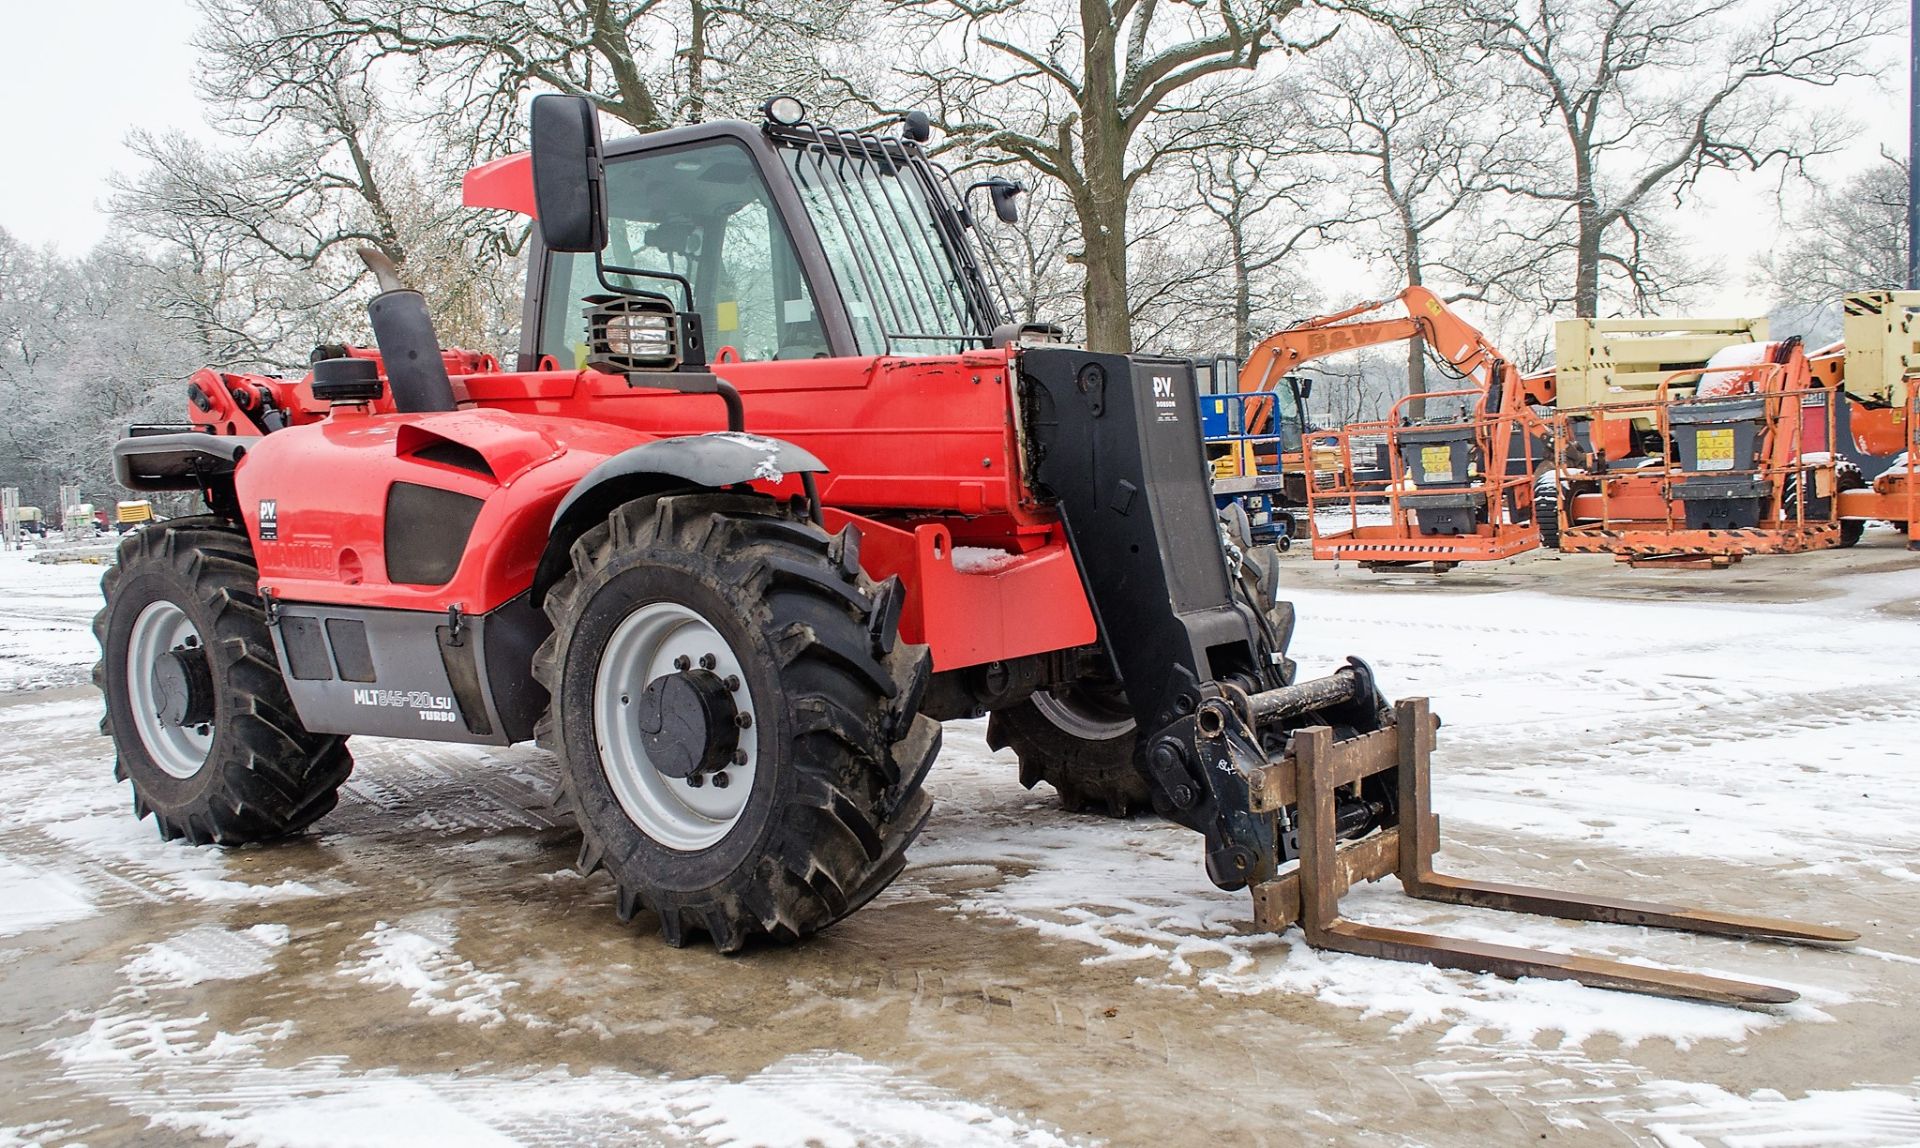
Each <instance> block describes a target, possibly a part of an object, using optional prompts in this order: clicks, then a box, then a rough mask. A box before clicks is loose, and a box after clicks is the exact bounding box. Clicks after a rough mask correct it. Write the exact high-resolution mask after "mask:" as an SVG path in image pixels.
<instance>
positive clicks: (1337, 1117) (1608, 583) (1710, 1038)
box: [0, 530, 1920, 1146]
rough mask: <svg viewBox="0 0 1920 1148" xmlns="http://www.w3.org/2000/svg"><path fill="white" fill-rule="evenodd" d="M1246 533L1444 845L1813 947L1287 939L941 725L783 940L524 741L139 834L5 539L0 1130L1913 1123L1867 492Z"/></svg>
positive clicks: (81, 653) (1563, 1129) (1628, 1140)
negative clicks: (1611, 558)
mask: <svg viewBox="0 0 1920 1148" xmlns="http://www.w3.org/2000/svg"><path fill="white" fill-rule="evenodd" d="M1286 570H1287V571H1288V574H1289V577H1290V579H1291V581H1292V585H1294V586H1295V587H1297V594H1296V597H1297V598H1298V600H1299V603H1300V611H1301V619H1302V620H1301V626H1300V631H1299V637H1298V640H1297V645H1296V654H1297V655H1298V656H1299V657H1300V658H1301V660H1302V662H1303V666H1305V667H1306V668H1308V669H1309V670H1310V671H1311V670H1313V669H1314V668H1315V667H1324V666H1326V665H1329V664H1331V663H1333V662H1334V661H1336V660H1337V659H1338V658H1339V657H1340V656H1343V655H1345V654H1347V653H1357V654H1361V655H1363V656H1367V657H1369V658H1370V659H1371V660H1372V661H1373V662H1374V664H1375V666H1376V668H1377V669H1378V670H1379V671H1380V673H1381V676H1382V677H1383V679H1385V681H1386V682H1387V683H1389V685H1390V688H1392V689H1393V690H1394V691H1395V692H1398V693H1409V694H1411V693H1424V694H1427V695H1429V696H1431V697H1433V699H1434V704H1435V708H1436V709H1437V710H1438V711H1439V712H1441V713H1442V714H1443V715H1445V717H1446V719H1447V726H1446V728H1445V730H1444V731H1443V733H1442V735H1441V739H1440V746H1439V756H1438V758H1437V760H1436V767H1435V768H1436V775H1437V776H1436V789H1437V797H1436V805H1437V809H1438V812H1439V814H1440V816H1441V818H1442V821H1443V825H1444V826H1445V830H1446V833H1447V838H1448V844H1447V848H1446V849H1445V851H1444V852H1443V853H1442V855H1441V858H1440V860H1441V863H1442V865H1443V866H1451V867H1453V868H1456V869H1459V870H1461V871H1464V872H1469V873H1472V874H1474V875H1484V876H1504V877H1511V878H1513V879H1516V880H1525V881H1534V882H1557V883H1560V884H1563V885H1566V886H1568V887H1571V888H1581V889H1588V890H1593V891H1603V892H1612V893H1617V894H1636V893H1637V894H1645V895H1658V896H1662V897H1665V898H1669V899H1673V900H1679V901H1683V902H1699V903H1708V904H1712V905H1715V906H1719V907H1725V908H1729V909H1736V910H1746V911H1751V912H1766V913H1779V914H1783V915H1794V916H1801V917H1805V918H1807V919H1811V920H1817V921H1828V922H1833V923H1844V924H1847V925H1850V926H1852V927H1856V928H1859V929H1860V930H1861V931H1862V932H1863V933H1864V938H1863V940H1862V941H1861V943H1860V945H1859V946H1858V947H1857V948H1855V949H1854V950H1853V951H1847V952H1835V951H1824V950H1809V949H1800V948H1791V947H1785V946H1776V945H1766V944H1758V943H1740V942H1729V941H1715V940H1711V939H1700V938H1693V937H1686V936H1674V935H1665V934H1654V933H1650V932H1648V931H1645V930H1637V929H1627V928H1618V927H1609V926H1598V925H1561V924H1551V923H1543V922H1538V921H1528V920H1515V919H1513V918H1507V917H1503V916H1502V915H1500V914H1494V913H1484V912H1476V911H1473V910H1466V909H1451V908H1445V907H1441V906H1433V905H1425V904H1420V903H1414V902H1408V901H1406V900H1405V899H1404V898H1400V897H1398V896H1397V895H1396V892H1395V888H1394V885H1393V882H1391V881H1390V880H1389V881H1387V882H1383V883H1382V884H1381V885H1380V886H1374V887H1369V888H1367V889H1363V890H1356V891H1355V892H1354V893H1353V894H1352V895H1351V896H1350V897H1349V902H1348V903H1349V907H1350V908H1351V910H1352V911H1353V913H1354V915H1356V916H1360V917H1364V918H1365V919H1368V920H1375V921H1380V922H1383V923H1416V924H1421V925H1426V926H1431V927H1433V928H1435V929H1453V930H1455V931H1459V932H1465V933H1469V934H1471V935H1475V936H1484V937H1499V938H1506V939H1517V940H1518V941H1519V942H1520V943H1524V944H1533V945H1542V944H1545V945H1553V946H1557V947H1562V948H1578V949H1582V950H1589V951H1595V952H1600V953H1603V954H1608V955H1613V956H1619V957H1629V958H1635V959H1645V960H1650V961H1654V962H1657V963H1663V964H1670V965H1675V966H1678V967H1685V968H1694V969H1701V970H1711V971H1719V972H1723V973H1727V974H1730V975H1737V976H1745V977H1751V978H1754V979H1760V980H1767V981H1771V982H1774V983H1780V984H1787V985H1790V986H1792V987H1795V988H1797V989H1799V990H1800V992H1801V993H1802V1000H1801V1001H1800V1002H1799V1003H1797V1004H1795V1005H1791V1006H1786V1007H1784V1008H1779V1009H1771V1010H1734V1009H1724V1008H1713V1007H1708V1006H1696V1005H1685V1004H1676V1003H1671V1002H1660V1001H1651V1000H1646V999H1642V998H1636V997H1631V996H1625V995H1621V994H1615V993H1606V992H1601V991H1598V990H1591V989H1585V988H1580V987H1578V986H1569V985H1563V984H1549V983H1544V982H1527V983H1521V984H1514V983H1511V982H1505V981H1498V980H1496V979H1494V978H1483V977H1474V976H1469V975H1466V974H1457V973H1444V972H1438V971H1434V970H1430V969H1425V968H1417V967H1413V966H1405V965H1397V964H1392V963H1386V962H1377V961H1369V960H1363V959H1360V958H1351V957H1334V956H1328V955H1325V954H1317V953H1314V952H1312V951H1311V950H1309V949H1307V948H1306V947H1305V945H1304V943H1303V942H1302V941H1301V939H1300V937H1299V935H1298V934H1297V933H1292V934H1288V935H1284V936H1280V937H1272V936H1267V937H1260V936H1255V935H1252V934H1251V924H1250V912H1249V907H1248V905H1247V904H1246V903H1245V901H1244V898H1243V896H1239V895H1232V894H1225V893H1220V892H1218V891H1216V890H1213V889H1212V888H1211V886H1209V885H1208V884H1207V882H1206V880H1205V877H1204V875H1203V874H1202V872H1201V865H1200V851H1199V846H1198V841H1197V839H1195V838H1192V837H1191V836H1190V835H1188V834H1187V833H1186V832H1185V831H1183V830H1179V829H1177V828H1174V827H1172V826H1169V825H1166V824H1164V823H1160V822H1157V821H1153V820H1141V821H1134V822H1113V821H1109V820H1107V819H1104V818H1098V817H1092V816H1080V815H1070V814H1067V813H1064V812H1061V811H1060V810H1059V809H1057V808H1056V807H1055V805H1054V804H1053V802H1052V800H1051V796H1050V794H1048V793H1047V792H1046V791H1045V789H1044V787H1043V788H1042V789H1041V790H1039V791H1037V792H1033V793H1029V792H1027V791H1025V790H1022V789H1021V788H1020V787H1019V785H1018V783H1017V781H1016V780H1015V778H1016V770H1015V767H1014V765H1013V762H1012V761H1011V758H1010V757H1009V756H1008V755H1005V754H995V753H992V752H990V751H989V750H987V748H986V746H985V744H984V742H983V724H984V723H980V722H956V723H952V724H950V725H949V726H948V728H947V747H946V749H945V751H944V752H943V754H942V757H941V759H940V761H939V763H938V764H937V765H936V766H935V769H934V772H933V775H932V777H931V779H930V781H929V783H928V787H929V789H930V791H931V792H932V793H933V795H934V797H935V799H936V808H935V812H934V815H933V819H932V821H931V822H930V824H929V826H928V828H927V830H926V832H925V834H924V835H923V837H922V839H921V842H920V843H919V845H918V846H917V847H916V849H915V850H914V852H913V854H912V855H911V861H910V866H909V869H908V871H907V872H906V874H905V875H904V876H903V878H902V879H901V880H900V881H899V882H898V883H897V884H896V885H895V886H894V887H893V889H891V890H890V891H889V892H887V893H886V894H884V895H883V896H882V897H881V898H880V899H879V900H878V901H876V902H875V903H874V904H873V905H871V906H870V907H868V908H867V909H866V910H864V911H862V912H861V913H859V914H857V915H856V916H854V917H853V918H851V919H849V920H848V921H846V922H843V923H842V924H840V925H838V926H836V927H835V928H833V929H832V930H830V931H829V932H828V933H826V934H824V935H822V936H820V937H818V938H816V939H813V940H811V941H809V942H808V943H806V944H803V945H801V946H798V947H792V948H778V947H760V948H755V949H751V950H750V951H749V952H747V953H746V954H745V955H742V956H739V957H735V958H722V957H719V956H716V955H714V954H713V953H712V952H711V951H709V950H704V949H700V948H690V949H685V950H675V949H671V948H668V947H666V946H665V945H664V944H662V943H661V942H660V940H659V939H658V937H657V935H655V934H653V933H652V932H650V931H649V929H648V928H647V925H648V924H649V922H648V921H647V919H646V918H645V917H644V916H643V917H642V918H641V919H640V920H639V921H637V922H636V925H635V927H625V926H622V925H620V924H619V923H618V922H617V921H616V920H615V918H614V913H613V904H612V902H613V897H612V889H611V886H610V884H609V883H608V882H607V880H606V879H605V878H604V876H600V877H594V878H581V877H579V876H577V875H575V874H574V873H573V871H572V870H571V867H570V866H571V862H572V860H573V857H574V850H575V842H576V835H575V833H574V832H573V830H572V829H571V828H570V827H569V826H568V825H567V824H566V822H565V818H564V817H562V816H561V815H559V814H558V813H556V812H555V811H554V810H552V809H550V808H547V807H546V804H545V803H546V800H547V794H548V793H549V792H550V791H551V789H552V787H553V782H554V778H555V768H554V766H553V764H552V762H551V761H550V760H549V759H548V758H547V757H545V756H544V755H543V754H541V753H539V752H538V751H536V750H533V749H531V748H515V749H509V750H480V749H465V748H443V747H435V746H427V745H420V744H413V743H402V742H391V741H375V740H370V739H369V740H357V741H356V742H355V752H356V756H357V759H358V763H359V764H358V766H357V768H356V771H355V774H354V776H353V778H352V779H351V781H350V782H349V783H348V785H347V787H346V789H345V790H344V791H343V793H342V798H341V802H340V806H339V808H338V810H337V811H335V812H334V813H333V814H332V815H330V816H329V817H327V818H326V819H325V820H324V821H322V822H321V823H320V825H319V826H318V829H317V831H316V832H315V833H313V834H312V835H311V836H309V837H308V838H307V839H305V840H303V841H300V842H297V843H293V844H289V845H283V846H278V847H272V848H257V849H245V850H234V851H219V850H212V849H193V848H190V847H186V846H181V845H170V844H162V843H161V842H160V841H158V840H157V838H156V837H155V836H154V835H153V832H152V828H151V824H150V823H147V824H139V823H136V822H135V821H134V820H133V818H132V815H131V813H130V810H129V804H130V799H129V794H128V791H127V790H126V788H125V787H124V786H119V785H115V784H114V783H113V781H112V778H111V771H110V756H109V749H108V745H107V743H106V741H105V740H104V739H103V738H101V737H99V736H98V734H97V733H96V723H97V720H98V713H99V710H98V702H97V697H96V695H95V694H94V693H93V692H92V691H91V690H90V689H89V688H87V687H85V686H84V685H80V684H78V683H79V682H80V681H82V680H83V678H82V677H81V675H82V673H83V670H82V669H81V667H82V664H83V662H84V661H85V658H86V657H87V656H88V655H87V654H86V651H85V647H84V645H83V644H80V645H76V644H75V643H76V640H77V639H76V638H75V635H76V634H79V635H82V636H84V629H83V627H80V626H79V625H78V624H77V623H78V620H79V619H83V618H84V616H85V614H86V613H87V612H88V611H89V609H90V605H89V603H88V601H87V593H88V589H87V587H88V585H89V584H90V583H89V582H88V578H90V575H89V576H86V577H81V576H78V575H74V574H72V573H71V572H60V573H45V574H43V573H42V570H41V569H39V568H36V569H33V570H27V569H26V568H25V567H24V566H22V565H19V564H15V565H13V566H9V567H8V568H7V571H6V577H7V578H8V579H10V580H11V581H9V582H8V583H7V585H6V586H5V587H4V589H5V590H6V591H7V593H8V595H9V597H10V598H11V599H13V600H16V601H20V602H26V603H28V604H29V606H30V609H29V607H28V606H23V608H22V610H21V611H20V612H17V613H16V614H15V615H14V616H13V617H12V618H11V627H12V631H13V632H15V637H16V638H19V640H18V641H17V642H15V643H14V647H9V646H7V645H5V644H0V655H5V654H7V653H8V650H9V649H10V648H15V647H17V649H19V650H25V651H27V653H25V654H22V655H21V656H22V657H30V658H32V659H37V660H36V661H34V663H33V665H34V668H33V671H32V672H31V673H24V672H23V673H20V674H16V675H15V680H16V681H17V682H18V683H19V685H20V686H21V687H22V688H16V689H15V690H14V691H13V692H9V693H0V968H3V969H4V973H3V974H0V975H4V982H0V1146H4V1145H12V1144H15V1143H47V1144H77V1143H85V1144H91V1145H109V1144H124V1143H141V1144H154V1143H158V1144H166V1143H228V1142H232V1143H245V1144H272V1145H278V1144H286V1145H340V1144H387V1143H421V1142H426V1143H442V1144H463V1145H464V1144H538V1145H548V1144H552V1145H559V1144H599V1143H638V1144H655V1143H659V1144H683V1143H686V1144H769V1145H786V1144H815V1143H817V1144H823V1145H838V1144H848V1145H865V1144H1000V1143H1017V1144H1058V1143H1072V1144H1079V1143H1109V1144H1116V1145H1169V1144H1181V1145H1184V1144H1199V1143H1229V1144H1294V1143H1316V1144H1317V1143H1330V1144H1434V1145H1478V1144H1519V1143H1523V1142H1525V1143H1541V1142H1546V1143H1564V1144H1650V1143H1664V1144H1670V1145H1683V1144H1726V1145H1739V1144H1766V1145H1785V1144H1914V1143H1920V1026H1916V1024H1915V1021H1914V1016H1915V1012H1914V1006H1915V1004H1916V1002H1920V784H1916V780H1917V776H1920V751H1917V750H1916V747H1920V668H1917V667H1916V664H1915V661H1916V655H1917V654H1920V555H1909V554H1907V553H1906V552H1905V551H1904V550H1903V549H1902V548H1901V547H1900V546H1899V543H1898V540H1897V539H1896V538H1895V537H1894V536H1893V535H1892V534H1891V533H1890V532H1886V531H1880V530H1876V531H1874V532H1872V533H1871V534H1870V535H1869V539H1868V542H1867V544H1866V545H1864V546H1863V547H1862V548H1860V549H1858V550H1855V551H1852V552H1849V553H1845V554H1821V555H1808V556H1799V557H1787V558H1776V559H1754V560H1749V561H1748V562H1746V563H1744V564H1743V565H1741V566H1738V567H1735V568H1733V569H1730V570H1724V571H1708V572H1685V573H1679V572H1636V571H1626V570H1620V569H1615V568H1614V567H1613V566H1612V565H1611V564H1610V563H1609V562H1607V561H1606V560H1604V559H1597V558H1595V559H1587V558H1557V557H1544V556H1532V557H1529V558H1525V559H1522V560H1519V561H1516V562H1513V563H1505V564H1501V565H1498V566H1495V567H1493V568H1491V569H1489V570H1484V571H1477V570H1476V571H1469V570H1464V569H1463V570H1459V571H1455V572H1453V573H1451V574H1448V575H1446V576H1443V577H1438V578H1435V577H1432V576H1427V575H1390V576H1389V575H1379V574H1370V573H1366V572H1363V571H1359V570H1357V569H1354V568H1352V567H1342V568H1338V569H1336V568H1334V567H1332V566H1330V565H1327V564H1317V563H1312V562H1309V561H1307V560H1306V559H1304V558H1289V559H1288V561H1287V564H1286ZM7 610H8V608H7V607H6V606H5V605H0V614H6V613H7ZM43 623H44V625H43ZM21 635H25V636H24V637H21ZM0 680H4V679H0ZM25 687H38V688H25Z"/></svg>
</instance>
